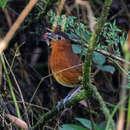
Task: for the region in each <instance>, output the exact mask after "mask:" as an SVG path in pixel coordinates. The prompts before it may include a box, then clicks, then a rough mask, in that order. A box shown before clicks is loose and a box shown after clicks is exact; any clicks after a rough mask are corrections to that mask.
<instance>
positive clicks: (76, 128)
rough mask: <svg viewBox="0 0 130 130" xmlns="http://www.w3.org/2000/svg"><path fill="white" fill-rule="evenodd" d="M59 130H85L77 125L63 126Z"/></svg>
mask: <svg viewBox="0 0 130 130" xmlns="http://www.w3.org/2000/svg"><path fill="white" fill-rule="evenodd" d="M59 130H87V129H86V128H84V127H82V126H79V125H74V124H64V125H62V126H61V127H59Z"/></svg>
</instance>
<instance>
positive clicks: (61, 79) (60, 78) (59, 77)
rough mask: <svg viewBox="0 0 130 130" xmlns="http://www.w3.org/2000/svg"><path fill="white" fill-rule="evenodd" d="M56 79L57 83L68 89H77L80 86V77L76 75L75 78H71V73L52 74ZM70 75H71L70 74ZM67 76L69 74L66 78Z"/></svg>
mask: <svg viewBox="0 0 130 130" xmlns="http://www.w3.org/2000/svg"><path fill="white" fill-rule="evenodd" d="M52 73H53V76H54V78H55V79H56V81H57V82H58V83H59V84H61V85H63V86H66V87H76V86H77V85H78V84H79V77H78V76H76V75H75V77H74V78H72V77H71V75H73V74H71V73H70V72H55V73H54V72H52ZM69 73H70V74H69ZM65 74H67V75H66V76H65Z"/></svg>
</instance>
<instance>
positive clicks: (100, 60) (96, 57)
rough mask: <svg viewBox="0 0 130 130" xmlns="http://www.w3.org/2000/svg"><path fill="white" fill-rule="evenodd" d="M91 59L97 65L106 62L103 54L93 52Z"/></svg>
mask: <svg viewBox="0 0 130 130" xmlns="http://www.w3.org/2000/svg"><path fill="white" fill-rule="evenodd" d="M92 60H93V62H94V63H96V64H97V65H103V64H104V63H105V62H106V57H105V56H104V55H103V54H100V53H98V52H94V53H93V58H92Z"/></svg>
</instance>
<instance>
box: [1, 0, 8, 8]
mask: <svg viewBox="0 0 130 130" xmlns="http://www.w3.org/2000/svg"><path fill="white" fill-rule="evenodd" d="M6 4H7V0H0V6H1V7H2V8H5V6H6Z"/></svg>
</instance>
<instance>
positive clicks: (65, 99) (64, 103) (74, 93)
mask: <svg viewBox="0 0 130 130" xmlns="http://www.w3.org/2000/svg"><path fill="white" fill-rule="evenodd" d="M80 90H81V87H79V88H77V89H76V90H75V91H74V92H73V93H71V94H69V95H67V96H66V97H65V98H64V99H63V100H62V101H59V102H58V103H57V105H56V107H57V109H58V111H59V110H60V105H61V104H62V105H64V108H66V102H67V101H69V100H70V99H71V98H72V97H74V96H75V95H76V94H77V93H78V92H79V91H80Z"/></svg>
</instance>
